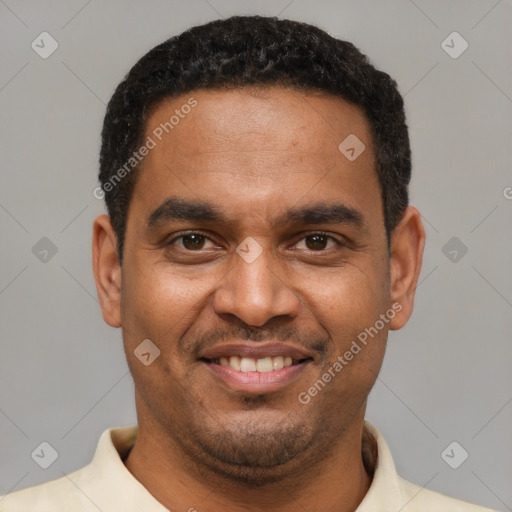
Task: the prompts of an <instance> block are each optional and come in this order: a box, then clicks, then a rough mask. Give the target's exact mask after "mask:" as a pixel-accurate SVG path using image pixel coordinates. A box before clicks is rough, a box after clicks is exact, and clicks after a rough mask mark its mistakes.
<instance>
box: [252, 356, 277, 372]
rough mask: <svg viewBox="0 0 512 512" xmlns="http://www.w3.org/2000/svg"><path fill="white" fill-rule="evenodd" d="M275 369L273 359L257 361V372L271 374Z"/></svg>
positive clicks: (266, 358)
mask: <svg viewBox="0 0 512 512" xmlns="http://www.w3.org/2000/svg"><path fill="white" fill-rule="evenodd" d="M273 369H274V365H273V364H272V358H271V357H265V358H264V359H258V360H257V361H256V371H258V372H261V373H267V372H271V371H272V370H273Z"/></svg>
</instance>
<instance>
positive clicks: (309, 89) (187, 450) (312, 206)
mask: <svg viewBox="0 0 512 512" xmlns="http://www.w3.org/2000/svg"><path fill="white" fill-rule="evenodd" d="M410 173H411V162H410V149H409V139H408V133H407V126H406V122H405V115H404V110H403V101H402V98H401V96H400V94H399V93H398V91H397V88H396V84H395V82H394V81H393V80H392V79H391V78H390V77H389V76H388V75H387V74H385V73H383V72H381V71H378V70H376V69H375V68H374V67H373V66H372V65H371V64H370V62H369V61H368V59H367V58H366V57H365V56H364V55H362V54H361V53H360V52H359V51H358V50H357V49H356V48H355V46H354V45H352V44H351V43H348V42H345V41H340V40H337V39H334V38H332V37H330V36H329V35H328V34H326V33H325V32H323V31H322V30H320V29H319V28H316V27H313V26H310V25H306V24H303V23H299V22H294V21H289V20H278V19H275V18H262V17H257V16H253V17H233V18H230V19H227V20H223V21H215V22H212V23H209V24H207V25H203V26H199V27H194V28H192V29H190V30H188V31H186V32H184V33H183V34H181V35H179V36H177V37H173V38H171V39H169V40H168V41H166V42H164V43H162V44H160V45H159V46H157V47H155V48H153V49H152V50H151V51H150V52H148V53H147V54H146V55H145V56H144V57H142V58H141V59H140V60H139V62H137V64H135V66H134V67H133V68H132V69H131V71H130V72H129V73H128V75H127V76H126V78H125V79H124V80H123V81H122V82H121V84H120V85H119V86H118V88H117V89H116V91H115V93H114V95H113V97H112V99H111V101H110V103H109V105H108V108H107V113H106V116H105V121H104V127H103V132H102V148H101V155H100V182H101V186H102V189H103V191H104V193H105V200H106V204H107V208H108V216H107V215H103V216H100V217H98V218H97V219H96V221H95V225H94V236H93V262H94V271H95V278H96V284H97V289H98V294H99V297H100V302H101V306H102V311H103V316H104V318H105V321H107V322H108V323H109V324H110V325H112V326H114V327H122V330H123V340H124V346H125V351H126V355H127V360H128V364H129V367H130V369H131V372H132V375H133V377H134V382H135V387H136V403H137V413H138V417H139V426H140V428H145V429H147V430H152V432H153V433H154V434H155V435H158V436H160V437H161V438H162V439H164V441H163V442H164V443H166V445H167V446H170V445H171V444H173V445H175V446H178V447H179V448H180V449H181V450H182V451H183V453H184V454H186V455H187V456H189V457H190V459H191V460H201V461H203V464H204V465H205V467H209V468H211V469H212V470H214V471H216V472H217V473H219V474H224V475H225V476H226V477H227V478H231V479H235V480H238V481H244V482H246V483H252V484H255V485H261V484H263V483H265V482H268V481H270V480H272V479H274V480H275V479H276V478H280V477H281V478H284V477H285V476H287V475H289V474H292V473H293V472H299V471H302V470H304V468H308V467H311V465H313V464H316V463H318V462H319V460H320V459H321V458H324V457H325V453H326V451H329V450H332V447H333V446H336V444H337V443H339V442H340V441H339V440H340V439H342V438H343V436H342V434H343V432H345V431H347V430H348V429H349V427H350V426H351V425H354V424H360V423H361V422H362V419H363V417H364V409H365V404H366V400H367V396H368V394H369V392H370V390H371V388H372V386H373V384H374V382H375V379H376V378H377V375H378V372H379V370H380V367H381V364H382V359H383V357H384V351H385V346H386V340H387V334H388V331H389V330H390V329H398V328H400V327H402V326H403V325H404V324H405V323H406V322H407V320H408V318H409V316H410V314H411V312H412V307H413V300H414V291H415V287H416V284H417V279H418V275H419V271H420V267H421V257H422V252H423V244H424V236H425V235H424V231H423V228H422V226H421V221H420V218H419V213H418V212H417V210H415V209H414V208H413V207H411V206H408V194H407V186H408V183H409V180H410ZM362 333H366V338H365V337H364V334H362ZM143 340H151V342H150V344H148V342H144V343H145V345H142V347H143V348H142V349H139V348H138V347H140V346H141V345H140V344H141V342H143ZM354 343H355V345H354ZM235 345H236V346H237V348H236V349H235V348H233V347H235ZM242 345H243V347H242ZM283 347H284V348H283ZM253 350H255V351H254V352H253ZM141 351H143V353H144V354H147V353H149V354H150V355H149V356H145V358H146V361H145V362H146V363H148V362H150V361H151V362H150V364H145V363H143V362H142V361H141V360H140V359H139V358H138V357H137V354H138V355H139V356H140V352H141ZM242 352H243V353H242ZM263 352H265V353H263ZM348 352H351V353H352V356H350V355H348ZM288 353H290V355H291V356H292V358H293V360H294V362H293V365H292V367H291V369H290V370H289V371H287V374H286V376H283V377H282V378H281V377H279V378H278V379H277V380H278V381H279V382H274V381H273V380H272V378H270V379H268V378H267V377H268V376H269V375H270V376H272V372H267V371H263V369H264V367H265V365H267V364H277V366H280V360H279V357H281V356H283V357H285V356H286V355H287V354H288ZM233 354H236V355H239V356H243V355H245V356H247V358H248V359H254V358H255V359H259V360H262V359H265V360H266V361H265V362H264V363H263V362H262V363H259V362H258V363H257V364H261V365H263V366H261V369H262V372H261V374H260V375H264V377H262V379H263V380H265V382H266V383H267V385H266V386H263V387H258V385H256V386H251V385H248V384H247V383H245V384H244V383H243V382H241V380H240V379H239V378H238V377H236V378H234V379H233V378H231V377H230V375H227V374H226V372H225V371H224V370H223V369H222V368H221V367H222V364H221V363H225V362H226V360H225V359H224V360H222V358H224V357H229V356H230V355H233ZM236 355H235V356H233V357H236ZM345 355H346V357H345ZM155 356H158V357H156V358H155ZM249 356H257V357H249ZM260 356H261V357H260ZM268 358H272V359H271V360H270V361H271V363H269V359H268ZM340 358H341V359H340ZM276 360H277V362H276ZM342 361H343V362H342ZM336 362H338V366H336ZM228 364H232V365H234V366H236V361H233V360H232V359H231V360H229V359H228ZM339 365H341V369H339V368H340V366H339ZM249 370H251V368H249ZM230 371H231V370H229V371H228V373H229V372H230ZM279 371H281V370H277V371H276V373H275V374H274V375H278V373H279ZM223 372H224V373H223ZM242 373H245V372H242ZM281 373H282V371H281ZM326 374H328V375H330V376H331V377H330V379H329V378H324V376H325V375H326ZM322 379H323V381H322V382H324V383H325V385H324V386H322V385H321V384H319V383H318V382H319V380H322ZM274 380H276V379H274ZM326 380H328V382H325V381H326ZM267 381H268V382H267ZM315 383H316V387H315ZM312 388H314V389H316V390H317V391H316V392H315V391H313V390H312ZM308 390H311V392H308ZM308 397H309V398H308Z"/></svg>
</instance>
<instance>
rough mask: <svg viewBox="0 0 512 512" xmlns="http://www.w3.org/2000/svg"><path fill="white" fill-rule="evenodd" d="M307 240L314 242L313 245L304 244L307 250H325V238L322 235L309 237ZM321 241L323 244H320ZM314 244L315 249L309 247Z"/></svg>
mask: <svg viewBox="0 0 512 512" xmlns="http://www.w3.org/2000/svg"><path fill="white" fill-rule="evenodd" d="M308 239H309V240H315V242H313V244H310V243H308V242H307V243H306V245H307V246H308V249H312V250H317V249H324V248H325V242H326V237H325V236H324V235H311V236H310V237H308ZM319 240H320V241H319ZM322 240H323V242H322ZM315 244H316V247H311V245H315ZM318 245H320V247H318Z"/></svg>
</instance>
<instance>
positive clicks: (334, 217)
mask: <svg viewBox="0 0 512 512" xmlns="http://www.w3.org/2000/svg"><path fill="white" fill-rule="evenodd" d="M179 220H185V221H198V222H212V223H218V224H229V222H230V221H229V219H227V218H226V217H225V216H224V214H223V213H222V212H221V210H220V209H219V208H218V207H217V206H216V205H215V204H212V203H208V202H204V201H194V200H190V199H184V198H180V197H176V196H173V197H169V198H168V199H166V200H165V201H164V202H163V203H162V204H161V205H160V206H159V207H158V208H157V209H156V210H154V211H153V212H152V213H151V215H149V216H148V219H147V226H146V227H147V229H148V231H153V230H155V229H157V228H158V227H160V226H162V225H164V224H166V223H168V222H173V221H179ZM271 224H272V227H275V226H276V225H287V224H314V225H315V224H349V225H354V226H356V227H360V226H361V225H362V224H363V215H362V214H361V212H359V211H358V210H356V209H354V208H352V207H349V206H346V205H344V204H341V203H326V202H317V203H314V204H310V205H305V206H296V207H292V208H290V209H289V210H287V211H286V212H285V213H284V214H282V215H280V216H279V217H278V218H277V219H275V220H273V221H272V223H271Z"/></svg>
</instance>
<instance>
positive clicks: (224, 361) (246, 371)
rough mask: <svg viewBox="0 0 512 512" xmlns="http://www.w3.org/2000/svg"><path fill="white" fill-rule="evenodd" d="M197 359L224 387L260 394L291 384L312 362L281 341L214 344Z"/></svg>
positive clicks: (301, 352) (298, 350)
mask: <svg viewBox="0 0 512 512" xmlns="http://www.w3.org/2000/svg"><path fill="white" fill-rule="evenodd" d="M199 361H200V362H201V363H203V364H204V365H205V366H206V368H207V369H208V370H209V371H210V372H211V373H212V374H213V376H214V377H215V378H216V380H217V381H218V382H219V381H220V383H221V384H222V385H223V386H224V387H225V388H228V389H229V390H231V391H237V392H240V393H244V394H259V395H261V394H265V393H271V392H275V391H278V390H281V389H282V388H284V387H286V386H289V385H290V384H292V383H293V382H294V381H296V380H297V379H298V378H299V377H300V376H301V375H302V374H303V372H304V371H305V370H306V368H307V367H308V366H309V365H310V363H312V362H313V357H312V356H311V355H309V354H307V353H305V352H304V351H302V350H301V349H297V348H294V347H287V346H284V345H282V344H264V345H260V344H258V346H254V345H231V346H224V347H215V348H214V349H212V350H211V351H209V352H207V353H205V354H204V355H203V357H200V358H199Z"/></svg>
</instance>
